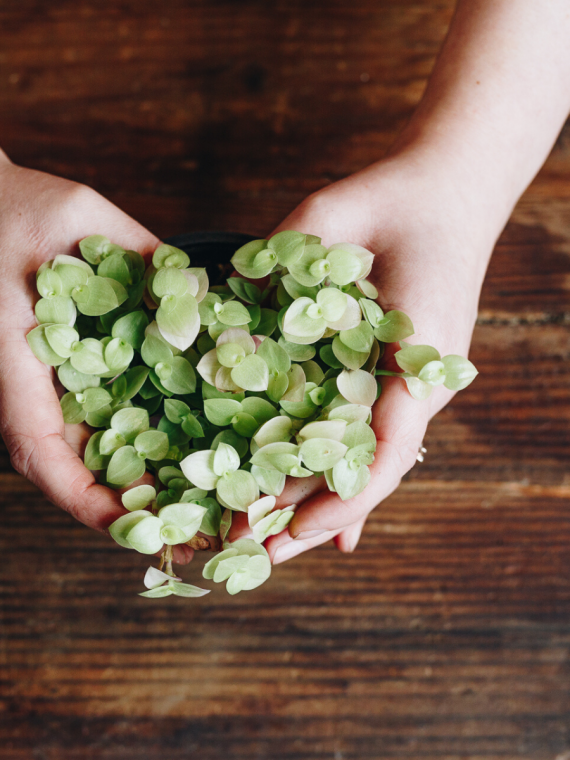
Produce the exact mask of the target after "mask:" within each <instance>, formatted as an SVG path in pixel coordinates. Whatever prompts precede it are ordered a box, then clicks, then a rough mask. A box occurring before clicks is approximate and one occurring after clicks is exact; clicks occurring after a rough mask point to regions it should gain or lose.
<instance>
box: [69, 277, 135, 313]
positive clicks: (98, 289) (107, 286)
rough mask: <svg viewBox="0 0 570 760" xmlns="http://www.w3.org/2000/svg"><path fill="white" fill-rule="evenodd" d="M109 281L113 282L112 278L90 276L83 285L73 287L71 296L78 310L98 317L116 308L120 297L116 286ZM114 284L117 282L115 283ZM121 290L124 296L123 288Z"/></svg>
mask: <svg viewBox="0 0 570 760" xmlns="http://www.w3.org/2000/svg"><path fill="white" fill-rule="evenodd" d="M111 283H114V280H111V279H108V278H106V277H90V278H89V280H88V281H87V283H86V284H85V285H80V286H78V287H76V288H74V289H73V291H72V293H71V296H72V298H73V300H74V301H75V303H76V304H77V308H78V310H79V311H80V312H81V313H82V314H85V315H86V316H88V317H98V316H101V315H102V314H106V313H107V312H109V311H112V310H113V309H116V308H117V306H119V304H120V299H119V298H118V297H117V294H116V288H115V287H114V286H113V285H112V284H111ZM116 285H119V284H118V283H116ZM119 287H121V286H120V285H119ZM122 291H123V292H124V295H125V297H126V291H125V290H124V288H122ZM123 300H124V299H123Z"/></svg>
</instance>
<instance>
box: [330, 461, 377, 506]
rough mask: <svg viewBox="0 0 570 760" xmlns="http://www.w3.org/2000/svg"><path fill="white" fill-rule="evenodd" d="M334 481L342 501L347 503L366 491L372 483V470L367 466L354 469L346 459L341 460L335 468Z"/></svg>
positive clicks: (333, 472)
mask: <svg viewBox="0 0 570 760" xmlns="http://www.w3.org/2000/svg"><path fill="white" fill-rule="evenodd" d="M332 479H333V484H334V487H335V490H336V492H337V493H338V495H339V496H340V498H341V499H342V501H347V500H348V499H354V498H355V496H358V494H359V493H362V491H364V489H365V488H366V486H367V485H368V483H369V482H370V470H369V469H368V467H366V466H356V467H355V468H353V467H351V465H350V464H349V463H348V462H347V461H346V459H341V460H340V461H339V462H337V463H336V464H335V466H334V467H333V470H332Z"/></svg>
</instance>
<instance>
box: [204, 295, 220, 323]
mask: <svg viewBox="0 0 570 760" xmlns="http://www.w3.org/2000/svg"><path fill="white" fill-rule="evenodd" d="M221 303H222V299H221V298H220V296H218V295H216V293H206V295H205V296H204V298H203V299H202V301H200V303H199V304H198V314H199V315H200V323H201V324H203V325H215V324H216V322H217V321H218V313H217V311H216V306H218V305H221Z"/></svg>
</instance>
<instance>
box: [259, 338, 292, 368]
mask: <svg viewBox="0 0 570 760" xmlns="http://www.w3.org/2000/svg"><path fill="white" fill-rule="evenodd" d="M256 354H257V356H260V357H261V358H262V359H263V360H264V362H265V363H266V364H267V366H268V368H269V370H270V371H275V372H288V371H289V370H290V368H291V359H290V357H289V354H288V353H287V351H285V349H284V348H282V347H281V346H280V345H279V344H278V343H276V342H275V341H274V340H271V338H265V340H264V341H263V342H262V343H261V345H260V346H259V348H258V349H257V352H256Z"/></svg>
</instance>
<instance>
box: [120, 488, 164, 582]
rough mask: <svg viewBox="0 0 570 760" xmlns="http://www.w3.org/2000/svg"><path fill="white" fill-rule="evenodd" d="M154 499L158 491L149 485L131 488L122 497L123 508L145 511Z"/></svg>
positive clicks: (131, 510)
mask: <svg viewBox="0 0 570 760" xmlns="http://www.w3.org/2000/svg"><path fill="white" fill-rule="evenodd" d="M154 499H156V490H155V489H154V488H153V487H152V486H148V485H142V486H136V487H135V488H131V489H130V490H129V491H125V493H124V494H123V495H122V496H121V501H122V502H123V506H124V508H125V509H128V510H129V512H136V511H138V510H139V509H144V508H145V507H147V506H148V505H149V504H150V503H151V501H153V500H154ZM145 585H146V583H145ZM147 588H151V586H147Z"/></svg>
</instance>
